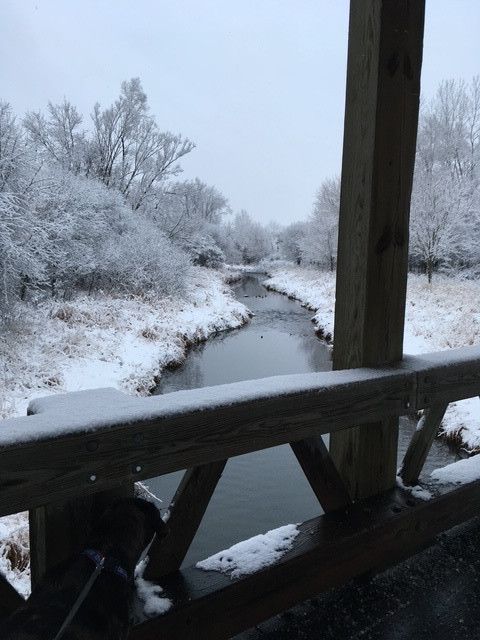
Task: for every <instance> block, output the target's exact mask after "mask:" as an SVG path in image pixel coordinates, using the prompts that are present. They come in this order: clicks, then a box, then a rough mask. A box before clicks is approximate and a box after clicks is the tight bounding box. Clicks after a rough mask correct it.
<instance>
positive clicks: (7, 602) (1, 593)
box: [0, 573, 25, 621]
mask: <svg viewBox="0 0 480 640" xmlns="http://www.w3.org/2000/svg"><path fill="white" fill-rule="evenodd" d="M23 604H25V600H24V599H23V598H22V596H21V595H20V594H19V593H18V591H17V590H16V589H15V588H14V587H13V586H12V585H11V584H10V583H9V582H8V580H7V579H6V578H5V577H4V576H3V575H2V574H1V573H0V621H1V620H2V619H3V618H6V617H8V616H9V615H10V614H12V613H13V612H14V611H15V610H16V609H18V607H21V606H22V605H23Z"/></svg>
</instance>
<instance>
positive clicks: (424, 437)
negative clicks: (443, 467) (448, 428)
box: [398, 402, 448, 485]
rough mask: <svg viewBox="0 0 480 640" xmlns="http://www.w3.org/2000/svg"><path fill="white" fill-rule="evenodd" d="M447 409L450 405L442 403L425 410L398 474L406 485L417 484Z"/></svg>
mask: <svg viewBox="0 0 480 640" xmlns="http://www.w3.org/2000/svg"><path fill="white" fill-rule="evenodd" d="M447 407H448V403H442V402H440V403H438V404H434V405H433V406H431V407H429V408H428V409H425V414H424V416H423V417H422V419H421V423H420V424H419V426H418V427H417V429H416V430H415V431H414V433H413V436H412V439H411V441H410V444H409V445H408V449H407V451H406V452H405V456H404V457H403V461H402V465H401V467H400V469H399V472H398V475H399V476H400V477H401V478H402V480H403V482H404V483H405V484H407V485H412V484H417V482H418V478H419V476H420V473H421V472H422V469H423V465H424V464H425V460H426V459H427V455H428V452H429V451H430V448H431V446H432V444H433V441H434V440H435V436H436V435H437V433H438V429H439V428H440V425H441V424H442V420H443V416H444V415H445V411H446V410H447ZM419 427H421V428H419Z"/></svg>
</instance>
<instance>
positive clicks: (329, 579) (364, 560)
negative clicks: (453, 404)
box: [130, 482, 480, 640]
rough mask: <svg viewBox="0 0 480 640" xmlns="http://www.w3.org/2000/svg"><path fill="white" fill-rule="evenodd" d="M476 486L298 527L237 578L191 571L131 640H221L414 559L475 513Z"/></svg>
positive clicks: (395, 499)
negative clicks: (270, 556)
mask: <svg viewBox="0 0 480 640" xmlns="http://www.w3.org/2000/svg"><path fill="white" fill-rule="evenodd" d="M479 508H480V483H479V482H475V483H472V484H470V485H465V486H463V487H460V488H459V489H456V490H454V491H452V492H450V493H448V494H446V495H443V496H441V497H439V498H436V499H434V500H431V501H427V502H423V501H417V500H415V499H413V498H412V497H410V496H409V497H407V496H402V495H398V494H397V493H390V495H389V496H385V495H384V496H376V497H374V498H370V499H368V500H367V501H365V502H362V503H360V504H356V505H354V506H353V507H352V508H351V509H349V510H348V512H347V513H330V514H327V515H324V516H320V517H319V518H316V519H314V520H311V521H309V522H306V523H304V524H303V525H301V527H300V535H299V536H298V538H297V539H296V541H295V544H294V548H293V549H292V550H291V551H290V552H288V553H287V554H286V555H285V556H284V557H283V558H282V559H281V560H280V561H279V562H278V563H277V564H275V565H274V566H271V567H268V568H266V569H264V570H262V571H261V572H259V573H256V574H254V575H252V576H247V577H245V578H241V579H238V580H232V579H231V578H230V577H228V576H225V575H222V574H218V573H216V572H202V571H201V570H199V569H195V568H191V569H186V570H182V571H179V572H176V574H172V576H169V577H168V578H166V579H164V580H163V581H162V586H163V587H164V588H165V591H166V593H167V594H168V595H170V596H171V597H172V598H173V601H174V603H175V604H174V608H173V609H172V610H171V611H170V612H168V613H167V614H165V615H164V616H161V617H159V618H155V619H153V620H150V621H146V622H143V623H142V624H140V625H138V626H137V627H135V628H134V629H133V630H132V632H131V635H130V637H131V638H132V640H150V639H151V638H155V637H158V638H169V640H176V639H179V640H180V639H182V640H183V639H184V638H189V640H197V639H201V640H206V639H207V638H208V640H216V639H218V640H220V639H222V640H223V639H224V638H229V637H231V636H233V635H234V634H236V633H239V632H240V631H243V630H245V629H248V628H250V627H252V626H253V625H255V624H258V623H259V622H261V621H263V620H265V619H267V618H269V617H271V616H272V615H275V614H277V613H279V612H281V611H283V610H285V609H287V608H288V607H291V606H293V605H294V604H296V603H298V602H301V601H303V600H305V599H306V598H309V597H312V596H313V595H316V594H318V593H320V592H322V591H326V590H328V589H331V588H332V587H336V586H339V585H341V584H344V583H345V582H346V581H348V580H349V579H351V578H353V577H355V576H359V575H363V574H365V573H366V572H367V571H371V570H376V569H377V568H379V567H380V568H381V567H384V566H387V565H390V564H392V563H394V562H395V561H397V560H399V559H403V558H405V557H407V556H408V555H412V554H414V553H416V552H417V550H418V549H421V548H422V547H424V546H425V544H427V543H428V542H429V541H431V540H432V538H433V537H434V536H435V535H437V534H439V533H441V532H442V531H446V530H447V529H449V528H451V527H453V526H455V525H457V524H459V523H461V522H465V521H466V520H468V519H470V518H472V517H474V516H476V515H477V514H478V511H479Z"/></svg>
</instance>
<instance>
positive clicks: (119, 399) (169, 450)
mask: <svg viewBox="0 0 480 640" xmlns="http://www.w3.org/2000/svg"><path fill="white" fill-rule="evenodd" d="M479 392H480V347H469V348H463V349H456V350H449V351H444V352H440V353H433V354H428V355H425V356H421V357H409V356H407V357H405V359H404V360H403V361H402V362H401V363H399V364H398V365H397V366H395V367H388V368H378V369H352V370H347V371H333V372H322V373H309V374H297V375H289V376H275V377H271V378H264V379H261V380H253V381H248V382H236V383H233V384H226V385H219V386H216V387H207V388H203V389H197V390H192V391H178V392H175V393H170V394H166V395H163V396H153V397H150V398H135V397H130V396H128V395H125V394H123V393H121V392H119V391H116V390H114V389H98V390H92V391H82V392H76V393H70V394H65V395H56V396H49V397H46V398H41V399H37V400H34V401H33V402H32V403H31V404H30V407H29V413H30V414H31V415H29V416H26V417H24V418H15V419H10V420H4V421H3V422H2V423H0V514H2V515H3V514H6V513H12V512H15V511H18V510H21V509H26V508H31V507H33V506H37V505H39V504H44V503H45V485H46V483H47V485H48V492H49V501H50V500H51V501H53V500H58V499H66V498H70V497H73V496H76V495H81V494H86V493H91V492H92V491H99V490H103V489H108V488H111V487H113V486H116V485H118V484H119V483H120V482H121V481H122V480H123V481H125V480H140V479H142V478H149V477H153V476H156V475H161V474H164V473H169V472H171V471H176V470H179V469H184V468H186V467H191V466H195V465H200V464H206V463H209V462H213V461H215V460H222V459H226V458H228V457H231V456H235V455H240V454H243V453H248V452H251V451H256V450H260V449H265V448H268V447H272V446H275V445H278V444H283V443H287V442H291V441H295V440H301V439H303V438H307V437H310V436H313V435H319V434H323V433H330V432H333V431H336V430H340V429H345V428H348V427H351V426H352V425H361V424H364V423H368V422H375V421H378V420H380V419H382V418H385V417H387V416H399V415H403V414H405V413H407V412H409V411H411V410H414V409H419V408H424V407H427V406H430V405H431V404H432V403H435V402H438V400H439V399H441V400H443V401H446V402H451V401H454V400H460V399H462V398H466V397H471V396H474V395H477V394H478V393H479Z"/></svg>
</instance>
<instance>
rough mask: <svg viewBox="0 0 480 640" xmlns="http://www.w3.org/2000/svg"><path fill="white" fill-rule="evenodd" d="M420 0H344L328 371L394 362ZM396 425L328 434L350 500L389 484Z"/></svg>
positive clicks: (400, 321)
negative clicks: (347, 2) (345, 38)
mask: <svg viewBox="0 0 480 640" xmlns="http://www.w3.org/2000/svg"><path fill="white" fill-rule="evenodd" d="M424 13H425V0H352V1H351V6H350V26H349V45H348V68H347V92H346V106H345V130H344V144H343V163H342V186H341V198H340V224H339V242H338V266H337V296H336V306H335V340H334V352H333V364H334V368H335V369H344V368H351V367H360V366H378V365H382V364H387V363H392V362H395V361H396V360H400V359H401V358H402V353H403V329H404V317H405V295H406V284H407V267H408V225H409V210H410V196H411V188H412V177H413V168H414V161H415V145H416V136H417V124H418V106H419V94H420V70H421V61H422V44H423V22H424ZM397 439H398V421H397V420H396V419H395V420H385V421H384V422H382V423H380V424H372V425H368V426H363V427H362V431H361V433H360V431H359V430H358V428H355V427H354V426H353V428H352V429H349V430H347V431H344V432H341V433H338V434H332V437H331V446H330V450H331V453H332V457H333V459H334V461H335V463H336V465H337V467H338V469H339V471H340V473H341V475H342V477H343V478H344V480H345V482H346V484H347V486H348V487H349V490H350V492H351V495H352V497H353V498H359V497H365V496H368V495H371V494H375V493H378V492H380V491H383V490H385V489H388V488H389V487H391V486H393V484H394V482H395V471H396V456H397Z"/></svg>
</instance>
